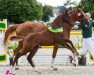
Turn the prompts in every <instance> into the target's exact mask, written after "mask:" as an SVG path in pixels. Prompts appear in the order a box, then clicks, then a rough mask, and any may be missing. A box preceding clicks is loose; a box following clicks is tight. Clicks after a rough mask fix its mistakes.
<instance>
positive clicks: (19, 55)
mask: <svg viewBox="0 0 94 75" xmlns="http://www.w3.org/2000/svg"><path fill="white" fill-rule="evenodd" d="M23 55H26V52H18V53H17V54H16V55H15V57H14V60H13V64H12V66H14V65H15V63H16V61H17V60H18V59H19V58H20V57H21V56H23Z"/></svg>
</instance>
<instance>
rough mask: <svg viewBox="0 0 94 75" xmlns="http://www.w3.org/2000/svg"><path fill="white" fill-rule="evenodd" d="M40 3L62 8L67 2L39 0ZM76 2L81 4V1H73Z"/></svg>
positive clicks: (61, 0) (63, 0)
mask: <svg viewBox="0 0 94 75" xmlns="http://www.w3.org/2000/svg"><path fill="white" fill-rule="evenodd" d="M37 1H38V2H40V3H42V4H43V5H45V4H47V5H51V6H60V5H63V4H64V3H65V2H66V1H67V0H37ZM71 1H76V2H77V3H79V2H80V1H81V0H71Z"/></svg>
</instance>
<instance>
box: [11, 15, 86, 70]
mask: <svg viewBox="0 0 94 75" xmlns="http://www.w3.org/2000/svg"><path fill="white" fill-rule="evenodd" d="M80 14H81V15H80V16H81V19H82V20H85V18H83V17H84V14H83V13H80ZM62 15H63V14H62ZM71 15H72V14H71ZM63 16H64V15H63ZM82 16H83V17H82ZM67 17H68V16H67ZM69 18H70V17H68V18H67V20H69ZM72 20H73V19H72ZM58 21H59V22H58ZM62 21H63V20H62V17H61V15H59V16H58V17H57V18H56V19H55V20H54V21H53V22H52V23H50V24H48V27H47V28H45V30H43V31H41V32H36V33H31V34H29V35H28V36H26V37H22V36H21V37H20V36H13V37H11V39H12V40H15V39H17V40H22V45H23V46H22V49H21V50H20V52H19V53H17V54H16V56H15V59H14V63H15V61H16V60H17V59H18V58H19V57H21V56H22V55H25V54H26V53H28V52H30V54H29V56H28V57H27V60H28V61H29V63H30V65H31V66H32V67H33V68H34V67H35V65H34V63H33V62H32V60H31V59H32V58H33V56H34V55H35V53H36V52H37V50H38V47H39V45H44V46H45V45H55V44H65V45H66V46H68V44H66V42H67V43H69V44H70V41H69V40H67V39H66V38H64V36H65V35H64V31H65V30H66V27H67V26H65V24H66V25H68V22H72V21H71V20H69V21H68V22H65V24H64V23H62ZM68 26H69V25H68ZM51 27H52V28H53V29H57V28H61V27H63V33H62V34H61V32H58V33H54V32H53V31H51V30H50V29H49V28H51ZM67 29H68V28H67ZM72 51H73V53H76V54H78V53H77V51H76V50H73V49H72ZM14 63H13V65H14Z"/></svg>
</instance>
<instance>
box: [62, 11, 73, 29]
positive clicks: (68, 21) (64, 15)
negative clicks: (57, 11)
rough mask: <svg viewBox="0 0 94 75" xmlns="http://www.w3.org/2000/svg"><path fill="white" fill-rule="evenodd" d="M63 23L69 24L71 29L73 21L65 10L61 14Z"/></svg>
mask: <svg viewBox="0 0 94 75" xmlns="http://www.w3.org/2000/svg"><path fill="white" fill-rule="evenodd" d="M62 15H63V21H64V22H66V23H67V24H69V25H70V26H71V27H72V26H74V24H73V20H72V18H71V16H70V15H69V13H68V11H67V10H66V11H65V12H64V13H63V14H62Z"/></svg>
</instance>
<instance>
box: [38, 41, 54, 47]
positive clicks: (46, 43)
mask: <svg viewBox="0 0 94 75" xmlns="http://www.w3.org/2000/svg"><path fill="white" fill-rule="evenodd" d="M53 44H54V42H53V40H45V41H44V40H43V41H41V42H40V44H39V45H42V46H51V45H53Z"/></svg>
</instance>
